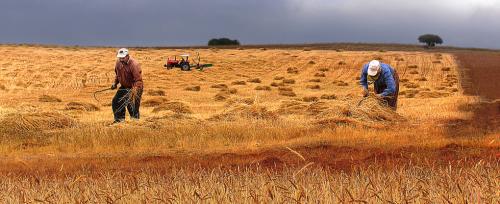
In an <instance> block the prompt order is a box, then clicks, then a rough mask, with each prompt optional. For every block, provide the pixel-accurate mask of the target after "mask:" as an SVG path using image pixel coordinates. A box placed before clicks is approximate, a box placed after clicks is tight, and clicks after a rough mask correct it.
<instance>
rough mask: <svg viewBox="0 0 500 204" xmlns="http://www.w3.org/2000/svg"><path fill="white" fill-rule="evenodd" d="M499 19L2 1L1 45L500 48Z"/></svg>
mask: <svg viewBox="0 0 500 204" xmlns="http://www.w3.org/2000/svg"><path fill="white" fill-rule="evenodd" d="M499 11H500V3H498V1H494V0H483V1H481V0H476V1H474V0H464V1H451V0H443V1H432V0H421V1H401V0H380V1H370V0H346V1H340V0H303V1H300V0H246V1H243V0H241V1H239V0H184V1H172V0H85V1H84V0H3V1H1V2H0V28H1V29H0V43H48V44H68V45H75V44H78V45H114V46H130V45H143V46H160V45H202V44H205V43H206V42H207V41H208V39H210V38H213V37H222V36H225V37H230V38H237V39H239V40H240V41H241V42H243V43H247V44H258V43H303V42H343V41H348V42H396V43H416V38H417V36H418V35H419V34H423V33H436V34H439V35H441V36H442V37H443V38H444V40H445V43H446V44H448V45H456V46H473V47H489V48H500V39H499V38H497V37H496V36H500V26H499V25H497V24H498V23H497V21H496V19H498V18H499V17H500V12H499Z"/></svg>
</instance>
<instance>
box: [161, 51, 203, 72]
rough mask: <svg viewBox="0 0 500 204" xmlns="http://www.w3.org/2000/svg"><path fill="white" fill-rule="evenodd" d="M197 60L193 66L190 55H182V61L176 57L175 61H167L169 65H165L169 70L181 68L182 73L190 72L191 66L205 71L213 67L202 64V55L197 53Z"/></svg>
mask: <svg viewBox="0 0 500 204" xmlns="http://www.w3.org/2000/svg"><path fill="white" fill-rule="evenodd" d="M197 56H198V57H197V58H198V59H197V60H193V61H195V62H194V64H193V65H191V64H190V62H189V55H188V54H183V55H180V57H181V59H180V60H178V59H177V57H176V56H174V59H170V58H168V59H167V64H165V65H164V67H166V68H167V69H173V68H174V67H178V68H181V70H182V71H190V70H191V66H194V67H196V69H198V70H200V71H203V68H205V67H211V66H212V64H200V55H199V54H198V53H197Z"/></svg>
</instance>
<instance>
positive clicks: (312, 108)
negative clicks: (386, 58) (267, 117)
mask: <svg viewBox="0 0 500 204" xmlns="http://www.w3.org/2000/svg"><path fill="white" fill-rule="evenodd" d="M358 104H359V106H358ZM275 113H277V114H279V115H284V116H286V115H302V116H306V117H310V118H311V119H312V121H313V124H315V125H319V126H321V127H325V126H328V127H331V126H335V127H336V126H339V125H354V126H363V127H366V126H369V127H372V126H378V125H376V124H379V125H384V124H388V123H392V122H397V121H402V120H404V118H403V117H402V116H400V115H399V114H398V113H396V112H394V111H393V110H392V109H391V108H390V107H387V106H386V105H385V104H382V103H381V102H380V101H379V100H378V99H376V98H371V97H369V98H365V99H363V101H362V102H361V103H360V99H359V98H356V99H345V100H342V101H341V100H334V101H332V100H320V101H313V102H309V103H307V102H304V101H283V102H282V104H281V105H280V107H279V108H278V109H277V110H276V111H275Z"/></svg>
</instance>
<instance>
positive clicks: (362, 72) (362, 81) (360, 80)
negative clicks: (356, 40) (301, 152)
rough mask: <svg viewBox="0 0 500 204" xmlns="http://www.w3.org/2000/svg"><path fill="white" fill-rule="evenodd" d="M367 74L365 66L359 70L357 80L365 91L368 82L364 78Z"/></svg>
mask: <svg viewBox="0 0 500 204" xmlns="http://www.w3.org/2000/svg"><path fill="white" fill-rule="evenodd" d="M367 74H368V64H365V65H364V66H363V68H362V69H361V77H360V79H359V84H361V86H362V87H363V88H364V89H366V90H368V80H367V78H366V77H367V76H366V75H367Z"/></svg>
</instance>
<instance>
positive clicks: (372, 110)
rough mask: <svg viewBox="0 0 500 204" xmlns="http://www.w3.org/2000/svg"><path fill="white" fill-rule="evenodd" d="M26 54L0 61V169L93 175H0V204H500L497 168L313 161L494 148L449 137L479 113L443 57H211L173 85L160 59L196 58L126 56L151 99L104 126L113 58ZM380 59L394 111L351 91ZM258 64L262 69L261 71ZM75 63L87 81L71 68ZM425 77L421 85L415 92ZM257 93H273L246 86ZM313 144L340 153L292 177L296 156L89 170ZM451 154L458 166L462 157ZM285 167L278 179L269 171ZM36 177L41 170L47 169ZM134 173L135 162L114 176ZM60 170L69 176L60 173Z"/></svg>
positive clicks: (465, 135) (238, 53) (464, 132)
mask: <svg viewBox="0 0 500 204" xmlns="http://www.w3.org/2000/svg"><path fill="white" fill-rule="evenodd" d="M33 50H34V48H33V47H26V46H0V51H1V52H2V53H4V54H3V57H2V58H0V64H2V70H0V73H1V75H0V76H1V78H0V82H1V84H9V86H8V87H6V88H1V87H0V89H1V93H2V97H1V98H0V104H1V105H0V123H1V129H0V134H1V135H0V138H1V139H2V140H1V141H0V153H2V154H3V155H6V156H5V157H2V158H0V164H7V163H8V164H12V168H18V167H19V168H21V167H23V166H27V167H29V168H32V167H31V165H32V164H31V163H29V161H31V160H29V159H27V161H28V162H25V161H24V160H21V162H19V161H17V160H15V159H13V158H18V157H19V158H32V157H33V158H41V160H43V159H44V158H46V157H48V156H47V155H49V154H50V155H55V156H56V158H66V157H77V158H78V157H81V156H82V155H86V156H88V158H89V159H88V161H89V162H88V163H86V162H82V163H78V162H76V163H75V165H76V166H78V165H80V167H82V168H83V170H81V171H68V172H66V173H65V174H62V173H61V175H62V176H60V177H58V178H53V177H49V176H47V175H45V174H44V173H40V175H38V176H36V177H34V176H14V175H4V176H3V177H2V178H1V179H0V202H7V203H12V202H25V201H26V202H80V201H81V202H85V201H86V200H87V201H88V202H97V203H101V202H113V201H117V202H125V203H134V202H141V201H144V202H146V203H148V202H162V201H165V202H183V203H184V202H188V203H190V202H233V203H234V202H264V203H269V202H322V203H339V202H340V203H341V202H355V201H359V202H361V201H366V202H368V203H377V202H389V201H392V202H397V203H402V202H415V203H419V202H421V203H422V202H436V201H437V202H441V201H443V202H447V200H449V201H450V202H463V199H469V200H468V202H475V201H477V199H476V198H480V199H482V201H484V202H489V201H493V203H494V202H495V201H497V200H492V198H495V197H494V196H497V197H498V192H492V190H491V189H498V182H496V180H498V179H497V177H498V175H499V173H498V169H499V168H498V164H497V163H486V162H482V163H479V164H477V165H476V164H473V165H462V166H458V165H457V166H453V167H452V168H451V170H450V169H449V168H447V167H441V166H440V167H437V166H432V165H429V166H424V165H420V164H419V165H416V166H404V165H399V164H398V163H397V161H393V160H391V159H388V160H387V162H389V163H391V162H393V164H395V165H394V168H393V169H390V170H388V169H384V168H385V167H387V165H386V163H376V162H375V163H370V162H369V161H367V160H369V157H368V155H364V156H360V157H359V158H357V159H359V162H358V163H357V164H365V161H366V164H373V165H372V166H370V165H366V166H363V168H360V169H357V170H355V169H347V170H346V171H345V172H341V171H329V170H326V169H323V167H322V166H319V165H318V162H317V160H318V159H321V158H332V159H335V160H329V161H328V162H332V163H331V164H330V163H328V162H326V163H328V164H330V165H331V166H337V165H342V164H343V163H345V162H349V161H352V159H356V158H352V157H351V156H352V155H353V152H361V153H363V152H366V151H364V150H367V149H370V151H372V150H373V149H375V150H377V149H378V150H384V149H387V150H388V151H391V150H392V148H396V147H398V148H403V149H404V148H408V147H416V148H429V149H430V150H431V151H433V150H435V151H437V153H436V154H438V155H439V156H437V157H436V159H437V160H439V159H443V158H444V159H446V158H447V156H442V154H441V150H439V148H441V147H442V146H446V145H448V144H460V145H464V146H474V147H477V148H479V149H481V148H498V145H499V143H498V141H500V140H498V138H497V137H498V136H497V133H498V132H495V131H496V130H493V132H492V131H490V130H488V131H487V130H483V129H476V128H475V127H474V126H468V127H466V126H464V128H465V129H459V130H456V128H455V127H456V126H453V125H454V123H450V122H449V121H466V122H467V121H469V120H470V119H471V118H473V114H474V111H476V109H472V108H470V110H467V111H464V110H460V109H459V107H460V106H461V105H463V104H475V103H476V102H477V101H478V100H479V99H478V98H475V97H468V96H464V95H462V93H461V89H460V87H459V83H460V81H459V80H458V79H459V73H458V71H457V64H456V62H455V60H454V57H453V56H451V55H449V54H445V53H443V54H442V55H440V56H439V58H440V59H438V60H439V61H440V63H433V61H436V60H437V56H436V55H435V54H431V53H412V52H392V51H387V52H376V51H375V52H336V51H335V50H332V51H324V50H323V51H321V50H310V51H307V52H304V51H302V50H279V49H267V50H259V49H251V48H249V49H244V50H243V49H206V50H199V51H200V55H201V56H203V59H204V61H205V60H206V62H207V63H213V64H214V65H215V66H214V67H212V68H210V69H206V70H204V71H203V72H197V71H192V72H181V71H179V70H168V71H167V70H164V69H162V67H161V66H162V64H164V60H165V57H166V56H167V55H175V54H179V53H184V52H194V50H179V49H169V50H164V49H136V50H134V49H131V52H132V53H131V55H132V57H134V58H136V59H138V60H139V61H140V62H141V64H142V68H143V78H144V82H145V87H146V88H145V93H146V94H144V95H143V99H142V104H141V120H139V121H128V120H127V122H126V123H122V124H118V125H110V123H111V122H112V120H113V116H112V112H111V110H110V108H109V107H107V108H102V109H101V108H99V107H98V106H96V105H94V103H95V101H94V99H93V95H92V94H93V92H94V91H96V90H100V89H103V88H106V87H109V85H110V83H111V82H112V81H113V80H114V75H113V74H114V73H113V64H114V60H115V59H114V52H115V51H116V50H114V49H108V48H85V49H80V48H75V49H69V48H36V50H37V51H36V52H33ZM27 53H30V54H29V55H28V54H27ZM82 53H85V54H84V55H82ZM284 53H287V54H284ZM75 56H86V57H84V58H77V57H75ZM229 56H230V57H229ZM318 56H321V58H319V57H318ZM376 57H381V58H383V59H384V62H386V63H389V64H391V65H393V66H394V67H396V68H397V69H398V72H399V73H400V77H401V78H402V79H406V80H402V81H401V82H402V84H401V96H403V95H404V96H405V97H400V101H399V105H400V106H399V109H398V111H397V112H393V111H391V110H390V109H389V108H387V107H385V106H383V105H380V104H379V102H378V101H377V100H375V99H373V98H368V99H365V100H364V101H361V102H360V100H361V99H362V97H361V96H360V87H359V85H358V82H357V81H356V80H355V79H356V77H359V70H360V68H361V67H362V65H363V64H365V63H367V62H368V61H369V60H371V59H374V58H376ZM253 58H256V59H261V60H265V61H266V62H268V63H267V64H266V66H262V63H261V61H259V60H253ZM228 59H230V60H228ZM75 60H76V63H79V64H81V65H82V66H81V68H78V69H77V68H74V67H72V66H71V64H74V63H75ZM310 61H313V62H314V63H309V62H310ZM340 62H343V63H340ZM445 68H446V69H445ZM448 68H449V69H448ZM318 70H319V72H318ZM442 70H447V71H442ZM411 72H413V73H414V74H411ZM415 72H416V73H415ZM314 76H316V77H315V79H313V80H311V78H313V77H314ZM326 76H327V77H326ZM319 78H321V79H319ZM422 78H425V79H426V80H419V79H422ZM256 79H258V80H256ZM257 81H260V83H262V82H263V83H266V84H268V83H269V84H270V86H271V87H278V88H273V89H271V87H269V86H262V85H260V84H256V85H254V84H247V83H248V82H250V83H257ZM292 81H293V83H291V82H292ZM271 82H272V83H271ZM309 82H313V83H314V85H310V84H311V83H309ZM308 83H309V84H308ZM194 84H195V85H196V86H199V87H200V89H198V91H196V92H193V91H184V90H185V88H186V86H192V85H194ZM257 85H260V86H257ZM309 86H311V87H312V86H314V87H319V88H320V89H311V87H309ZM201 87H210V88H206V89H205V88H204V89H203V90H201ZM235 87H237V89H236V88H235ZM257 90H266V91H257ZM431 90H432V91H431ZM40 93H57V94H55V95H57V98H58V99H60V100H62V101H65V103H47V102H43V101H45V100H46V99H43V100H42V99H41V98H40ZM113 95H114V91H108V92H103V93H101V94H99V97H98V98H99V99H100V100H101V101H102V102H103V103H105V102H109V101H111V99H112V97H113ZM47 96H50V95H47ZM435 96H437V97H438V98H435ZM12 99H16V100H12ZM72 101H76V102H72ZM358 104H360V105H358ZM40 109H42V110H44V111H40ZM68 110H80V111H68ZM61 112H62V113H64V114H62V113H61ZM458 126H459V127H461V125H460V124H459V125H458ZM450 132H451V133H450ZM492 141H493V142H492ZM315 142H327V143H331V144H334V145H336V147H338V149H339V152H336V154H328V155H322V156H321V155H318V156H315V157H312V156H311V157H309V156H308V151H309V150H307V148H304V149H300V150H297V152H299V153H300V154H302V155H303V156H304V158H305V159H306V160H307V161H303V160H302V159H300V158H295V159H296V160H292V161H294V162H295V163H294V164H295V165H290V166H288V164H289V163H290V162H288V163H285V162H284V161H283V159H282V158H281V157H282V156H283V155H287V154H292V153H290V152H289V151H285V152H278V153H276V154H274V155H273V156H269V157H266V158H256V160H255V162H256V163H259V164H266V165H264V166H263V168H262V169H260V170H256V169H245V168H243V167H242V168H241V169H240V170H239V171H238V170H229V171H226V170H227V169H225V168H226V167H225V166H224V165H225V164H226V163H230V164H231V167H238V166H240V165H243V166H244V165H246V164H249V163H250V164H252V161H254V160H252V159H254V158H249V161H250V162H244V163H238V161H239V160H236V159H234V158H233V159H228V160H224V159H214V160H208V161H213V162H220V163H217V165H219V164H220V165H221V166H222V167H221V168H222V169H224V170H222V169H217V168H215V169H213V168H212V169H204V168H202V169H199V170H192V169H178V168H174V169H173V171H169V172H168V173H167V172H155V168H152V169H151V170H150V171H144V170H143V169H142V170H141V169H139V170H137V169H136V170H134V171H124V172H118V171H114V168H107V169H99V168H94V167H95V166H96V165H97V164H98V163H97V164H96V163H93V162H95V161H97V160H98V159H96V158H100V157H108V156H109V157H113V156H116V157H123V155H125V154H126V155H129V154H136V155H143V154H148V155H149V154H154V155H171V157H172V160H175V159H176V158H183V160H182V162H183V163H187V164H190V162H193V165H196V161H200V160H203V159H198V156H199V155H218V154H226V153H228V152H229V153H234V154H240V153H241V154H243V155H244V156H241V157H251V156H249V155H252V154H248V155H246V154H244V153H245V152H252V151H259V150H262V151H268V150H269V149H270V150H274V149H283V147H284V146H289V147H292V148H293V149H294V150H296V148H294V146H293V145H297V146H304V145H305V146H306V147H307V144H310V143H315ZM325 151H326V150H325ZM454 151H455V150H454ZM397 153H400V154H401V155H403V156H405V157H410V158H413V157H416V158H425V155H423V156H422V155H420V156H418V155H413V154H409V155H406V154H407V153H406V152H405V151H398V152H397ZM453 153H454V154H456V155H461V150H459V149H457V150H456V152H453ZM186 155H188V156H186ZM184 156H186V157H184ZM490 156H491V155H490ZM476 157H477V158H482V155H476ZM236 158H239V157H236ZM315 159H316V160H315ZM169 161H170V160H169ZM370 161H371V160H370ZM9 162H10V163H9ZM23 162H24V163H26V164H24V163H23ZM154 162H155V161H152V163H153V164H154ZM310 162H315V163H314V164H310ZM54 163H57V162H54ZM180 163H181V162H179V163H176V164H180ZM280 163H281V167H282V168H281V169H277V170H276V171H275V170H273V168H269V167H272V166H273V165H274V164H280ZM284 163H285V164H286V165H284ZM291 163H293V162H291ZM297 163H298V164H297ZM57 164H58V163H57ZM162 164H163V163H162ZM271 164H272V165H271ZM44 165H45V164H44ZM44 165H41V166H39V169H40V170H43V169H44V168H45V167H46V166H44ZM46 165H49V164H46ZM133 165H135V164H134V163H133V162H130V161H129V162H128V163H124V164H120V165H118V166H116V167H117V168H127V167H129V166H133ZM356 166H359V165H356V164H355V165H353V167H356ZM4 167H5V166H2V167H0V168H1V169H3V168H4ZM156 167H159V166H156ZM264 167H265V168H264ZM459 167H462V169H459ZM491 167H494V168H491ZM5 168H7V167H5ZM58 168H60V169H63V170H61V171H62V172H65V170H64V169H65V168H67V167H66V166H63V167H58ZM144 168H145V167H144ZM235 169H237V168H235ZM4 170H5V169H4ZM351 170H352V171H351ZM33 172H34V171H33ZM53 172H59V171H58V170H54V171H53ZM80 172H81V174H80ZM125 172H128V173H125ZM457 183H458V186H459V187H458V186H457ZM479 183H480V184H479ZM484 183H488V185H484ZM462 184H464V185H462ZM390 190H392V191H390ZM477 194H479V195H480V196H476V195H477ZM174 195H175V196H174ZM70 198H71V200H69V199H70ZM35 199H36V200H35ZM495 199H496V198H495Z"/></svg>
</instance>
